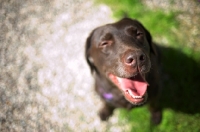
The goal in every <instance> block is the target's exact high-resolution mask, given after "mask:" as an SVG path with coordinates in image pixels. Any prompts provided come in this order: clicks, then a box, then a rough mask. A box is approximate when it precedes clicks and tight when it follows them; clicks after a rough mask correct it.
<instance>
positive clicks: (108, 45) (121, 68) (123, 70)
mask: <svg viewBox="0 0 200 132" xmlns="http://www.w3.org/2000/svg"><path fill="white" fill-rule="evenodd" d="M126 52H133V54H136V55H137V54H144V55H145V61H144V62H143V63H141V64H139V66H140V65H141V66H140V67H141V69H142V68H143V69H144V70H143V71H142V72H143V73H144V74H145V76H146V80H147V82H148V83H149V84H150V85H149V86H148V89H147V93H148V101H147V102H148V103H149V106H150V107H149V109H150V112H151V115H152V118H151V119H152V120H151V121H152V122H153V123H154V124H158V123H160V121H161V117H162V113H161V110H160V107H159V106H158V97H159V96H158V95H159V94H158V93H159V83H158V82H159V74H158V71H159V70H158V68H159V67H158V56H159V55H158V53H157V50H156V46H155V44H153V43H152V37H151V35H150V33H149V32H148V31H147V30H146V29H145V28H144V26H143V25H142V24H141V23H140V22H138V21H137V20H132V19H129V18H124V19H122V20H120V21H119V22H116V23H112V24H107V25H104V26H101V27H98V28H96V29H94V30H93V31H92V33H91V34H90V35H89V37H88V38H87V42H86V51H85V55H86V60H87V63H88V64H89V66H90V69H91V71H92V73H93V74H94V78H95V90H96V91H97V93H98V94H99V95H100V97H101V98H102V100H103V101H104V106H103V108H102V109H101V111H100V113H99V115H100V118H101V119H102V120H107V119H108V118H109V116H110V115H112V113H113V110H114V109H115V108H118V107H122V108H127V109H131V108H133V107H135V106H136V105H133V104H132V103H129V102H128V101H127V100H126V99H125V98H124V95H123V93H122V92H121V91H120V90H119V89H118V88H117V87H116V86H115V85H114V84H113V83H112V82H111V81H110V80H109V78H108V73H109V72H111V73H114V74H116V75H119V76H121V77H125V78H126V77H127V78H128V77H131V75H132V69H130V68H129V67H128V66H126V65H125V64H124V62H123V60H124V59H125V57H124V56H126ZM136 52H137V53H136Z"/></svg>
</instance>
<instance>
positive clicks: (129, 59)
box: [124, 52, 136, 66]
mask: <svg viewBox="0 0 200 132" xmlns="http://www.w3.org/2000/svg"><path fill="white" fill-rule="evenodd" d="M124 62H125V64H126V65H129V66H134V65H135V64H136V54H134V53H132V52H129V53H127V54H125V58H124Z"/></svg>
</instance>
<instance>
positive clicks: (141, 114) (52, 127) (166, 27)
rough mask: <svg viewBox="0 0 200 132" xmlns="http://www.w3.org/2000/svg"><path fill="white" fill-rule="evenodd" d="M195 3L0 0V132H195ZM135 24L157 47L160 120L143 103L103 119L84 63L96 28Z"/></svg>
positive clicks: (198, 52) (198, 106)
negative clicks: (154, 120) (130, 21)
mask: <svg viewBox="0 0 200 132" xmlns="http://www.w3.org/2000/svg"><path fill="white" fill-rule="evenodd" d="M199 6H200V1H199V0H185V1H182V0H176V1H171V0H163V1H162V2H159V1H158V0H151V1H150V0H101V1H100V0H96V1H93V0H51V1H49V0H32V1H26V0H18V1H16V0H0V131H2V132H10V131H17V132H23V131H30V132H32V131H38V132H40V131H41V132H45V131H52V132H65V131H67V132H68V131H69V132H71V131H72V132H73V131H92V132H93V131H97V132H104V131H105V132H125V131H126V132H149V131H155V132H169V131H176V132H183V131H187V132H189V131H191V132H199V131H200V126H199V124H200V101H199V100H200V82H199V79H200V32H199V31H200V30H199V29H200V26H199V23H200V17H199V16H200V8H199ZM124 16H128V17H130V18H134V19H137V20H139V21H140V22H141V23H143V25H144V26H145V27H146V28H147V29H148V30H149V31H150V33H151V34H152V36H153V40H154V41H155V42H156V43H158V45H160V47H161V52H162V59H161V61H162V73H161V74H162V76H161V78H160V80H161V84H162V86H163V91H162V96H161V100H160V103H161V105H162V107H163V120H162V122H161V124H160V125H158V126H152V125H151V124H150V122H149V119H150V113H149V112H148V108H147V106H144V107H140V108H136V109H133V110H131V111H126V110H124V109H118V110H116V111H115V112H114V115H113V116H112V117H111V118H110V119H109V121H108V122H101V121H100V120H99V117H98V115H97V113H98V110H99V109H100V108H101V100H100V99H99V97H98V96H97V95H96V93H95V92H94V89H93V84H94V82H93V81H94V80H93V78H92V75H91V74H90V70H89V67H88V66H87V64H86V61H85V58H84V47H85V46H84V45H85V40H86V38H87V36H88V35H89V33H90V32H91V31H92V30H93V29H94V28H95V27H97V26H100V25H104V24H106V23H110V22H114V21H117V20H119V19H121V18H123V17H124Z"/></svg>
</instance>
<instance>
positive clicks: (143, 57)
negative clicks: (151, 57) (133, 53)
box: [138, 53, 146, 62]
mask: <svg viewBox="0 0 200 132" xmlns="http://www.w3.org/2000/svg"><path fill="white" fill-rule="evenodd" d="M138 58H139V61H140V62H143V61H145V60H146V56H145V54H143V53H140V54H139V57H138Z"/></svg>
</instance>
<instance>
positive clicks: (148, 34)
mask: <svg viewBox="0 0 200 132" xmlns="http://www.w3.org/2000/svg"><path fill="white" fill-rule="evenodd" d="M144 30H145V34H146V38H147V41H148V43H149V46H150V52H152V53H153V54H154V55H157V51H156V47H155V45H154V44H153V42H152V37H151V34H150V33H149V31H148V30H147V29H146V28H144Z"/></svg>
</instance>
